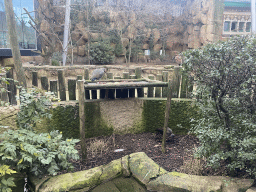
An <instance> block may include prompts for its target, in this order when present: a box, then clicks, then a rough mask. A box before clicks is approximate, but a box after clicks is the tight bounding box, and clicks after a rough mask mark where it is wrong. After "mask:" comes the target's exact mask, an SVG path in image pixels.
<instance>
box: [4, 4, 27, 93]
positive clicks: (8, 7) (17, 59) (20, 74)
mask: <svg viewBox="0 0 256 192" xmlns="http://www.w3.org/2000/svg"><path fill="white" fill-rule="evenodd" d="M4 4H5V12H6V20H7V25H8V33H9V37H10V43H11V49H12V56H13V59H14V69H15V70H16V73H17V80H18V81H19V84H20V85H21V86H23V87H24V88H27V83H26V77H25V73H24V69H23V67H22V61H21V55H20V50H19V45H18V38H17V30H16V22H15V17H14V11H13V4H12V0H4Z"/></svg>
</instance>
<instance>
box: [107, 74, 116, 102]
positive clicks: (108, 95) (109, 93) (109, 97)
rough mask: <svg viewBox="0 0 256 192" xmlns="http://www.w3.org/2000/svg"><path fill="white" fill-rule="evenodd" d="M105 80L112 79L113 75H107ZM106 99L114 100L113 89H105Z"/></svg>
mask: <svg viewBox="0 0 256 192" xmlns="http://www.w3.org/2000/svg"><path fill="white" fill-rule="evenodd" d="M107 79H113V73H110V72H108V73H107ZM106 98H108V99H115V89H107V92H106Z"/></svg>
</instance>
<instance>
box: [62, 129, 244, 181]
mask: <svg viewBox="0 0 256 192" xmlns="http://www.w3.org/2000/svg"><path fill="white" fill-rule="evenodd" d="M161 137H162V136H161V135H158V134H155V133H142V134H136V135H133V134H125V135H115V137H114V138H115V139H114V140H113V136H110V137H97V138H90V139H87V146H88V149H87V152H88V154H87V160H86V161H85V162H81V161H80V160H79V161H74V162H73V165H74V167H75V169H74V170H73V171H72V172H76V171H81V170H87V169H91V168H93V167H97V166H100V165H103V164H108V163H110V162H111V161H112V160H115V159H119V158H121V157H123V156H125V155H129V154H131V153H135V152H145V153H146V154H147V155H148V156H149V157H150V158H151V159H152V160H154V161H155V162H156V163H157V164H158V165H160V166H161V167H163V168H164V169H165V170H167V171H169V172H171V171H177V172H183V173H187V174H193V175H204V176H209V175H215V176H221V175H222V176H226V175H227V174H226V170H225V166H224V165H222V167H220V168H219V169H218V170H213V169H211V168H209V167H206V166H205V165H206V163H205V161H203V160H202V161H197V160H195V159H194V158H193V155H192V154H193V151H194V148H197V147H198V146H199V144H200V143H199V140H198V139H197V138H196V137H195V136H193V135H175V136H174V138H173V139H172V140H169V141H168V142H167V145H166V149H167V152H166V154H163V153H162V151H161ZM96 146H98V150H97V152H96V148H97V147H96ZM100 146H101V147H100ZM76 147H77V149H78V150H79V153H80V145H79V144H78V145H77V146H76ZM93 147H95V148H93ZM100 148H101V149H102V151H101V150H100ZM116 149H124V150H123V151H121V152H115V150H116ZM80 157H81V153H80ZM62 173H65V172H61V173H59V174H62ZM237 176H238V177H243V178H248V177H245V176H242V175H239V174H238V175H237Z"/></svg>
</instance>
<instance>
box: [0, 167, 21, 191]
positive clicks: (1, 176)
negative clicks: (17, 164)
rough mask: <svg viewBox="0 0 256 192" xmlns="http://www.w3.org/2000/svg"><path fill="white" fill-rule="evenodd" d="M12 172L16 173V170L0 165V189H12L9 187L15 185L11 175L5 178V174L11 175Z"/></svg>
mask: <svg viewBox="0 0 256 192" xmlns="http://www.w3.org/2000/svg"><path fill="white" fill-rule="evenodd" d="M13 173H17V172H16V171H14V170H12V169H10V166H7V165H0V180H1V182H0V191H3V192H4V191H6V192H9V191H12V190H11V188H10V187H15V183H14V182H13V179H14V178H13V177H9V178H8V179H7V177H6V176H7V175H11V174H13Z"/></svg>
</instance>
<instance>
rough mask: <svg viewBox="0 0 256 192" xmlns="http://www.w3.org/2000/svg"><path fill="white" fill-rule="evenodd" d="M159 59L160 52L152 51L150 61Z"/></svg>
mask: <svg viewBox="0 0 256 192" xmlns="http://www.w3.org/2000/svg"><path fill="white" fill-rule="evenodd" d="M158 57H159V54H158V52H156V51H153V50H152V51H150V59H151V60H156V59H157V58H158Z"/></svg>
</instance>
